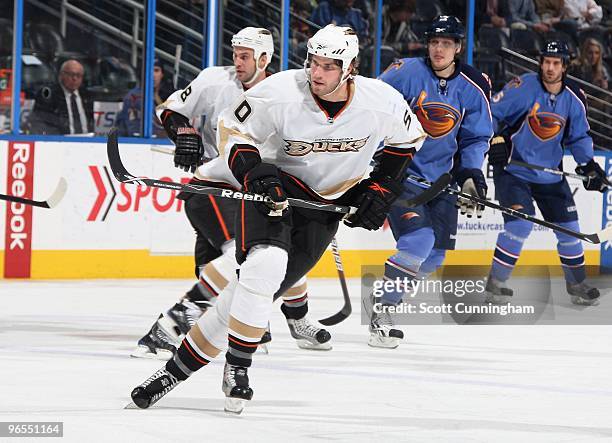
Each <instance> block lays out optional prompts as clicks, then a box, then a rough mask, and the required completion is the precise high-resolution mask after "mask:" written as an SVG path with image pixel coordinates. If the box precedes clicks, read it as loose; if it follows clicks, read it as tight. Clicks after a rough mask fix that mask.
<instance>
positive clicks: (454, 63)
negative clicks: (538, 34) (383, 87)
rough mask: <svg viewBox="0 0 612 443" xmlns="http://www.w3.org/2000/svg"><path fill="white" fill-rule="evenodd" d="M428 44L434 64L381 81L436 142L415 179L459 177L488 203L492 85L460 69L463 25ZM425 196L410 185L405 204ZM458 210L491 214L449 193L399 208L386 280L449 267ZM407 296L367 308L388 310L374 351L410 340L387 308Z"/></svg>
mask: <svg viewBox="0 0 612 443" xmlns="http://www.w3.org/2000/svg"><path fill="white" fill-rule="evenodd" d="M425 36H426V40H427V56H426V57H424V58H406V59H402V60H399V61H397V62H395V63H394V64H392V65H391V66H390V67H389V68H388V69H387V70H386V71H385V72H384V73H383V74H382V75H381V76H380V79H381V80H382V81H384V82H386V83H388V84H390V85H391V86H393V87H394V88H395V89H397V90H398V91H400V92H401V93H402V94H403V95H404V98H405V99H406V101H408V103H409V104H410V106H411V108H412V110H413V112H414V114H415V115H416V116H417V118H418V119H419V122H420V123H421V126H422V127H423V129H424V130H425V131H426V132H427V135H428V137H427V139H426V140H425V143H424V144H423V146H422V148H421V150H420V151H419V152H418V153H417V154H416V155H415V157H414V160H413V162H412V163H411V164H410V166H409V168H408V173H409V174H411V175H415V176H419V177H422V178H424V179H427V180H429V181H434V180H436V179H437V178H438V177H439V176H440V175H441V174H443V173H445V172H451V171H452V173H453V176H454V178H455V180H456V182H457V184H458V185H459V187H460V188H461V190H462V191H463V192H465V193H468V194H470V195H474V196H478V197H482V198H484V197H485V196H486V192H487V185H486V181H485V177H484V175H483V173H482V170H481V167H482V163H483V160H484V156H485V154H486V152H487V150H488V149H489V141H490V139H491V136H492V135H493V128H492V123H491V110H490V107H489V96H490V85H489V81H488V79H487V78H486V77H485V76H484V75H483V74H482V73H481V72H478V71H477V70H475V69H474V68H472V67H471V66H468V65H465V64H463V63H461V62H460V61H459V59H458V55H459V53H460V51H461V46H462V42H463V38H464V36H465V31H464V28H463V25H462V24H461V22H460V21H459V20H458V19H457V18H456V17H453V16H440V17H438V18H436V19H435V20H434V21H433V23H432V24H431V26H430V27H429V29H428V30H427V32H426V33H425ZM421 191H422V189H421V188H420V187H419V186H418V185H416V184H414V183H413V182H411V181H410V180H407V181H406V182H405V184H404V195H403V196H402V198H410V197H413V196H414V195H415V194H418V193H419V192H421ZM456 206H459V207H460V209H461V213H462V214H466V215H467V216H468V217H471V216H472V215H473V214H474V213H476V215H477V216H478V217H480V216H481V214H482V210H483V208H482V207H480V206H478V207H476V206H475V205H474V204H473V203H471V202H469V201H459V202H457V199H456V197H453V196H451V195H449V194H446V193H443V194H441V195H439V196H438V197H437V198H435V199H434V200H432V201H430V202H428V203H427V204H425V205H422V206H418V207H416V208H412V209H409V210H407V209H406V208H402V207H400V206H395V207H393V209H392V210H391V212H390V213H389V217H388V219H389V223H390V226H391V230H392V232H393V235H394V237H395V239H396V241H397V252H396V254H394V255H393V256H391V257H389V259H388V260H387V261H386V263H385V273H384V278H385V280H392V281H397V279H399V280H400V281H405V280H404V279H405V278H408V279H414V278H424V277H425V276H427V275H429V274H430V273H432V272H434V271H435V270H436V269H437V268H438V267H439V266H440V265H441V264H442V262H443V261H444V257H445V254H446V251H447V250H449V249H454V247H455V235H456V233H457V208H456ZM403 296H404V293H403V292H401V291H397V290H396V291H387V292H385V293H384V294H383V295H382V297H381V299H380V300H375V299H374V296H372V297H371V299H370V300H369V301H367V304H369V305H370V306H369V307H372V304H373V303H374V302H376V303H377V306H380V307H382V309H378V308H377V309H375V310H373V312H372V315H371V318H370V327H369V329H370V338H369V342H368V343H369V345H370V346H374V347H384V348H395V347H397V346H398V345H399V342H400V340H401V339H402V338H403V332H402V331H401V330H400V329H397V328H395V326H394V324H393V321H392V318H391V316H390V315H389V313H388V308H387V307H388V306H395V305H397V304H398V303H399V302H400V301H401V299H402V297H403ZM378 303H380V304H378ZM375 311H379V312H375Z"/></svg>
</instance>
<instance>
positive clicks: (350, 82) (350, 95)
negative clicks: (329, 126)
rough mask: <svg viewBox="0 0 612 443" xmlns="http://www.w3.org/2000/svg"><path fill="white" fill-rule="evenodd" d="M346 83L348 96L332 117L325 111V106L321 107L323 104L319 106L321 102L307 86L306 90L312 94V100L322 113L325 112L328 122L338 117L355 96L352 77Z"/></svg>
mask: <svg viewBox="0 0 612 443" xmlns="http://www.w3.org/2000/svg"><path fill="white" fill-rule="evenodd" d="M346 83H347V85H348V88H349V89H348V98H347V99H346V103H345V104H344V106H343V107H342V109H340V110H339V111H338V113H337V114H336V115H335V116H334V117H333V118H332V117H330V116H329V114H328V113H327V111H326V110H325V108H323V106H321V103H320V102H319V99H318V98H317V96H316V95H314V94H313V93H312V91H311V90H310V87H308V91H310V95H311V96H312V99H313V100H314V102H315V103H316V104H317V106H318V107H319V109H320V110H321V111H322V112H323V114H325V118H326V119H327V121H328V122H330V123H333V122H334V121H335V120H336V119H337V118H338V117H340V114H342V113H343V112H344V110H345V109H346V108H348V106H349V104H350V103H351V102H352V101H353V97H354V96H355V82H354V81H353V79H348V80H347V81H346Z"/></svg>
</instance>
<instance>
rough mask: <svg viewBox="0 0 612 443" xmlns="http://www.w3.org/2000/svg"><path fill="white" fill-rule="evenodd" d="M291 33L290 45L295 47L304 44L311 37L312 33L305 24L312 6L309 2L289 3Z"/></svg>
mask: <svg viewBox="0 0 612 443" xmlns="http://www.w3.org/2000/svg"><path fill="white" fill-rule="evenodd" d="M291 12H293V14H294V15H292V16H291V26H290V28H289V30H290V32H291V38H292V45H294V46H296V45H298V44H300V43H302V42H306V41H307V40H308V39H309V38H310V37H312V35H313V32H312V30H311V29H310V26H309V25H308V23H307V20H309V18H310V15H311V14H312V4H311V3H310V1H309V0H293V1H292V2H291Z"/></svg>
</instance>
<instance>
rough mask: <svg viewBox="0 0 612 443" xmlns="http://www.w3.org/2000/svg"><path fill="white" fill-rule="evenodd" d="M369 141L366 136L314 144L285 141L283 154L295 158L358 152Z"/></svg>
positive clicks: (300, 141) (320, 141)
mask: <svg viewBox="0 0 612 443" xmlns="http://www.w3.org/2000/svg"><path fill="white" fill-rule="evenodd" d="M369 139H370V137H369V136H368V137H366V138H360V139H358V140H351V139H347V140H344V139H330V140H317V141H316V142H305V141H302V140H285V153H286V154H287V155H291V156H296V157H297V156H302V155H306V154H310V153H311V152H358V151H359V150H360V149H361V148H363V147H364V146H365V145H366V144H367V143H368V140H369Z"/></svg>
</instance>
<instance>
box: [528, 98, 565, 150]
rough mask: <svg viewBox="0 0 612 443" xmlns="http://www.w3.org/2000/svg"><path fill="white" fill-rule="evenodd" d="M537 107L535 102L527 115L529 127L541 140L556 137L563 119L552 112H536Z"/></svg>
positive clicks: (538, 107) (563, 121)
mask: <svg viewBox="0 0 612 443" xmlns="http://www.w3.org/2000/svg"><path fill="white" fill-rule="evenodd" d="M538 109H540V104H539V103H537V102H536V104H534V105H533V108H531V111H530V112H529V114H528V115H527V123H528V124H529V129H531V132H532V133H533V135H535V136H536V137H537V138H539V139H540V140H542V141H546V140H550V139H551V138H554V137H556V136H557V135H558V134H559V133H560V132H561V130H562V129H563V127H564V126H565V120H564V119H563V118H562V117H561V116H559V115H557V114H553V113H552V112H538Z"/></svg>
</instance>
